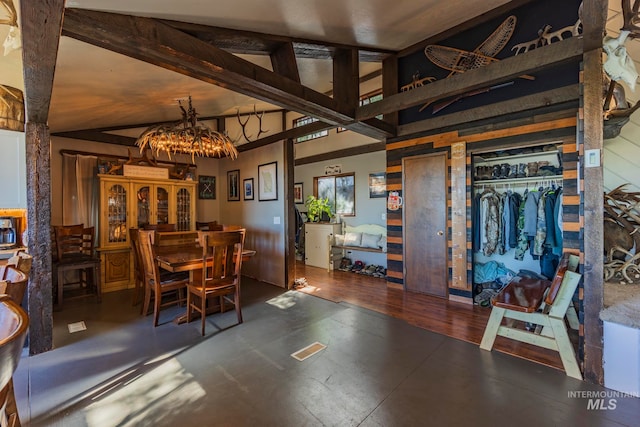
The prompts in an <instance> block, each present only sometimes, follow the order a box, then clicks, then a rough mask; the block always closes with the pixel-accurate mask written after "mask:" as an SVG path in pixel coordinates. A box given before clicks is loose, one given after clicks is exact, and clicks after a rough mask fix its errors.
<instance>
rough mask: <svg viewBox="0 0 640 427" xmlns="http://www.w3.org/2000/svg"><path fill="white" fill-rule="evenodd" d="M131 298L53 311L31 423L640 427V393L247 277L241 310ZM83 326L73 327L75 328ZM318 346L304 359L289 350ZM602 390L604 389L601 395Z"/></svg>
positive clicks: (30, 384) (35, 373)
mask: <svg viewBox="0 0 640 427" xmlns="http://www.w3.org/2000/svg"><path fill="white" fill-rule="evenodd" d="M130 298H131V296H130V293H129V292H116V293H110V294H106V295H105V296H104V298H103V302H102V304H99V305H98V304H95V303H94V302H93V301H91V300H88V301H84V302H70V303H69V304H65V308H64V311H62V312H59V313H55V314H54V320H55V325H56V326H55V330H54V342H55V345H56V349H55V350H53V351H50V352H47V353H44V354H41V355H38V356H33V357H26V356H25V357H23V359H22V360H21V361H20V365H19V367H18V370H17V371H16V374H15V377H14V378H15V386H16V398H17V401H18V405H19V410H20V416H21V419H22V423H23V425H25V426H29V425H30V426H99V427H102V426H322V425H332V426H351V425H361V426H426V425H434V426H491V427H495V426H503V425H517V426H519V427H525V426H538V427H539V426H552V425H553V426H577V425H580V426H582V425H591V426H600V425H602V426H622V425H625V426H638V425H639V424H640V399H637V398H629V397H622V398H617V399H615V409H593V406H592V407H591V409H589V408H588V405H594V403H593V402H590V400H589V399H588V398H584V397H569V393H571V392H579V391H593V392H603V398H604V401H603V402H602V403H604V407H606V408H608V407H610V406H611V404H612V401H611V400H610V397H611V396H610V395H608V394H607V393H605V392H606V391H607V390H606V389H604V388H601V387H597V386H594V385H591V384H588V383H586V382H582V381H577V380H575V379H572V378H568V377H567V376H565V375H564V373H562V372H559V371H557V370H555V369H552V368H547V367H545V366H542V365H539V364H535V363H532V362H528V361H525V360H522V359H518V358H515V357H512V356H508V355H505V354H501V353H497V352H486V351H483V350H480V349H479V348H478V347H477V346H475V345H472V344H469V343H465V342H462V341H458V340H455V339H452V338H448V337H445V336H442V335H437V334H434V333H431V332H429V331H425V330H422V329H419V328H416V327H413V326H410V325H408V324H407V323H405V322H403V321H401V320H397V319H394V318H391V317H387V316H384V315H381V314H378V313H375V312H372V311H369V310H366V309H361V308H358V307H355V306H352V305H349V304H345V303H340V304H336V303H333V302H329V301H326V300H323V299H320V298H316V297H313V296H309V295H306V294H303V293H301V292H296V291H288V292H287V291H284V290H282V289H280V288H277V287H274V286H271V285H267V284H264V283H260V282H256V281H254V280H250V279H243V304H244V305H243V315H244V323H243V324H242V325H237V326H234V325H235V322H236V318H235V313H234V312H233V311H231V312H227V313H224V314H217V315H213V316H209V317H208V318H207V334H206V336H205V337H201V336H200V333H199V322H193V323H192V324H187V325H176V324H173V323H172V322H171V319H172V318H173V317H174V316H176V315H178V314H180V313H181V312H183V311H184V308H180V307H175V308H170V309H166V310H164V311H163V312H162V313H161V316H160V322H161V325H160V326H159V327H157V328H153V327H152V326H151V322H152V319H151V316H149V317H142V316H140V315H139V307H135V308H134V307H132V306H131V299H130ZM81 320H82V321H85V323H86V325H87V330H86V331H83V332H76V333H73V334H70V333H69V332H68V328H67V324H68V323H71V322H77V321H81ZM316 341H319V342H321V343H323V344H325V345H327V348H326V349H325V350H323V351H321V352H320V353H318V354H316V355H314V356H311V357H310V358H308V359H306V360H305V361H302V362H300V361H297V360H295V359H294V358H292V357H291V356H290V355H291V353H294V352H295V351H297V350H299V349H301V348H303V347H305V346H307V345H309V344H312V343H313V342H316ZM598 397H600V396H598Z"/></svg>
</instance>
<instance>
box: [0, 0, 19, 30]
mask: <svg viewBox="0 0 640 427" xmlns="http://www.w3.org/2000/svg"><path fill="white" fill-rule="evenodd" d="M0 4H1V5H2V6H4V8H5V9H6V10H7V15H8V18H0V24H6V25H10V26H12V27H17V26H18V14H17V13H16V8H15V7H14V6H13V1H12V0H0Z"/></svg>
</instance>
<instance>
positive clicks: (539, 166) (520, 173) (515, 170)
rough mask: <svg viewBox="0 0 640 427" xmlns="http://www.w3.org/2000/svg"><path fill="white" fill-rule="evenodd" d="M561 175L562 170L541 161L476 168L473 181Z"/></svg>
mask: <svg viewBox="0 0 640 427" xmlns="http://www.w3.org/2000/svg"><path fill="white" fill-rule="evenodd" d="M560 174H562V169H560V168H558V167H555V166H553V165H550V164H549V162H548V161H546V160H541V161H538V162H529V163H517V164H509V163H501V164H496V165H493V166H476V169H475V179H476V180H477V181H483V180H492V179H507V178H508V179H513V178H528V177H532V176H551V175H560Z"/></svg>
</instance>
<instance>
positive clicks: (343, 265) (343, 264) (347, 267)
mask: <svg viewBox="0 0 640 427" xmlns="http://www.w3.org/2000/svg"><path fill="white" fill-rule="evenodd" d="M351 265H352V264H351V258H347V257H344V258H342V260H341V261H340V267H338V270H340V271H351Z"/></svg>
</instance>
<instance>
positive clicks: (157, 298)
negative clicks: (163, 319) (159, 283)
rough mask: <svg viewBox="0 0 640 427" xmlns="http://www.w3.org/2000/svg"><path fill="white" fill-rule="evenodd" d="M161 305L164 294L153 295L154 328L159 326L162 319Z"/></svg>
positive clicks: (156, 293) (155, 293)
mask: <svg viewBox="0 0 640 427" xmlns="http://www.w3.org/2000/svg"><path fill="white" fill-rule="evenodd" d="M160 304H162V293H161V292H154V293H153V326H154V327H155V326H158V319H159V318H160Z"/></svg>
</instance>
